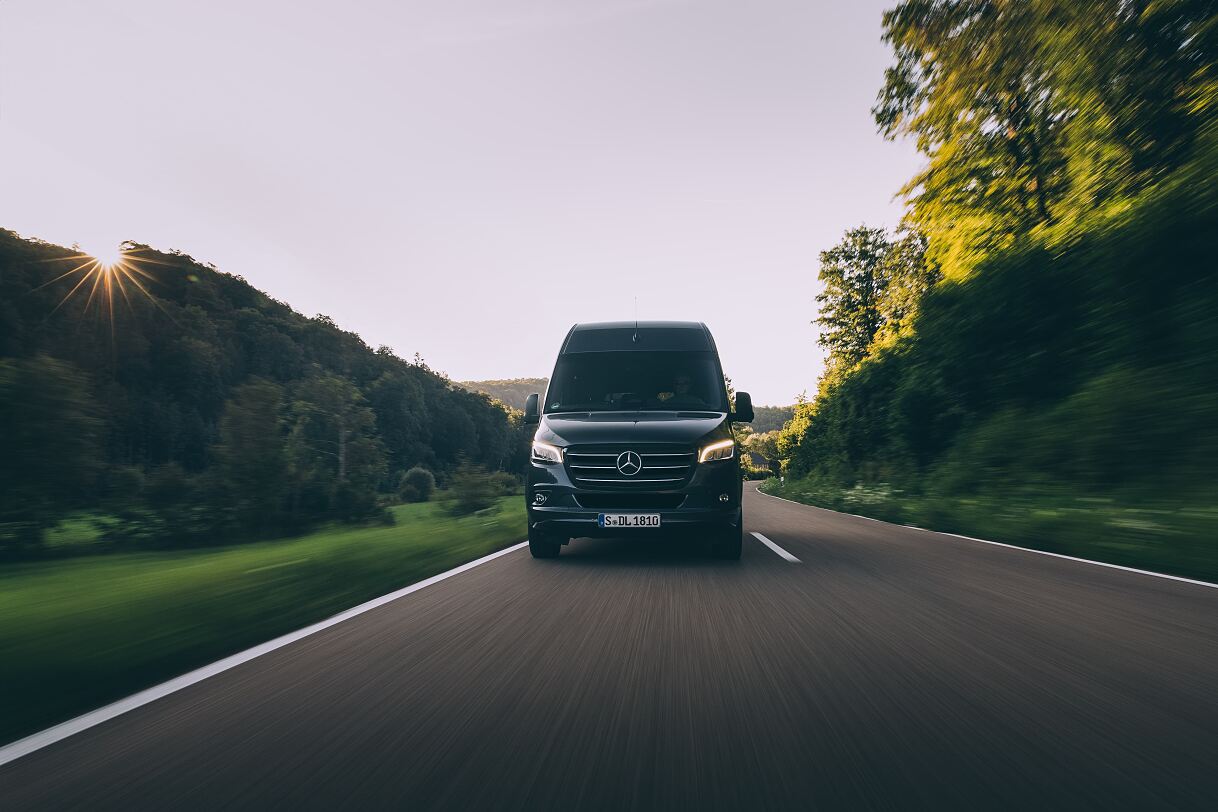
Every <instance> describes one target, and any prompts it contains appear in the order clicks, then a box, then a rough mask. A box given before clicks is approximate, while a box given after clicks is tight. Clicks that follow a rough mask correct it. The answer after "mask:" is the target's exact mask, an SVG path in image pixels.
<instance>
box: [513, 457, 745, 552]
mask: <svg viewBox="0 0 1218 812" xmlns="http://www.w3.org/2000/svg"><path fill="white" fill-rule="evenodd" d="M741 486H742V485H741V479H740V473H739V466H738V464H737V462H736V460H735V459H732V460H723V461H721V462H714V463H701V464H698V465H697V467H696V468H695V470H694V473H693V475H692V476H691V477H690V479H689V482H687V483H686V484H685V485H684V486H682V487H680V488H672V489H664V490H648V491H640V490H634V489H629V490H627V489H625V488H622V489H608V488H606V489H596V490H593V489H589V488H586V487H576V486H575V485H573V484H572V482H571V480H570V479H569V477H568V475H567V472H566V470H565V469H564V468H563V466H561V465H537V464H534V465H531V466H530V472H529V477H528V482H527V486H526V487H525V494H524V496H525V507H526V510H527V513H528V521H529V526H530V527H532V528H534V529H536V530H541V531H543V532H549V533H553V534H555V535H561V536H566V537H571V538H583V537H605V536H613V537H624V536H650V537H655V536H666V535H676V534H682V533H693V532H697V531H700V530H706V529H709V528H717V527H726V526H739V524H740V520H741V513H740V495H741ZM539 493H540V494H543V495H544V496H545V502H544V504H540V505H538V504H535V503H534V497H535V495H536V494H539ZM725 495H726V497H727V500H726V501H723V500H722V498H721V497H723V496H725ZM647 500H659V501H660V502H670V503H677V504H676V506H673V505H666V506H656V504H654V503H653V504H651V505H650V506H648V504H646V502H647ZM593 501H594V502H595V506H592V504H589V503H590V502H593ZM601 513H648V514H659V516H660V526H659V527H658V528H602V527H600V525H599V523H598V517H599V515H600V514H601Z"/></svg>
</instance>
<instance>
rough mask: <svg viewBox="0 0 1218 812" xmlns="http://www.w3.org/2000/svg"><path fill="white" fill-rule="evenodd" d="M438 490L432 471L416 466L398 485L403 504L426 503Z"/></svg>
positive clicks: (403, 475) (404, 475) (403, 476)
mask: <svg viewBox="0 0 1218 812" xmlns="http://www.w3.org/2000/svg"><path fill="white" fill-rule="evenodd" d="M435 489H436V478H435V475H434V474H432V472H431V471H428V470H427V469H426V468H422V467H420V466H418V465H416V466H415V467H414V468H411V469H410V470H409V471H407V472H406V473H404V474H402V479H401V481H400V482H399V483H398V496H399V497H401V499H402V501H403V502H426V501H428V500H430V499H431V495H432V493H433V492H434V491H435Z"/></svg>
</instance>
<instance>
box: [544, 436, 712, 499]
mask: <svg viewBox="0 0 1218 812" xmlns="http://www.w3.org/2000/svg"><path fill="white" fill-rule="evenodd" d="M628 452H633V453H634V454H636V455H638V462H639V465H640V467H639V470H638V472H637V473H623V471H622V469H621V468H620V467H619V465H618V462H619V460H626V459H627V458H626V457H624V456H623V455H626V454H627V453H628ZM694 458H695V455H694V452H693V451H692V450H691V449H689V448H687V447H681V446H674V445H658V444H646V443H642V444H636V445H630V446H608V445H596V446H593V445H586V446H571V447H570V448H568V449H567V451H566V454H565V456H564V463H565V464H566V466H567V473H569V474H570V475H571V481H572V482H574V483H575V484H576V485H578V486H580V487H586V488H614V489H617V488H623V489H624V488H629V489H630V490H644V489H645V490H670V489H675V488H680V487H681V486H682V485H684V484H685V483H686V482H687V481H689V476H690V474H691V473H692V472H693V467H694ZM631 459H633V458H631ZM629 470H630V469H629V467H627V471H629Z"/></svg>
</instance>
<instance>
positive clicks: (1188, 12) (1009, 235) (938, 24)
mask: <svg viewBox="0 0 1218 812" xmlns="http://www.w3.org/2000/svg"><path fill="white" fill-rule="evenodd" d="M1216 13H1218V8H1216V6H1215V4H1214V3H1213V2H1212V0H1169V1H1168V2H1156V3H1129V2H1125V0H1100V1H1099V2H1092V3H1073V4H1063V3H1059V2H1053V0H1031V1H1030V2H1020V3H1010V2H1002V0H945V1H944V2H928V0H903V2H900V3H898V4H897V6H896V8H894V9H892V10H891V11H888V12H886V13H885V15H884V30H885V40H886V41H887V42H888V43H889V44H890V45H891V46H892V48H893V52H894V56H895V62H894V64H893V66H892V67H891V68H889V69H888V71H887V73H886V76H885V83H884V87H883V89H882V90H881V92H880V95H879V99H878V101H877V103H876V106H875V108H874V113H875V117H876V122H877V123H878V125H879V127H880V129H881V131H882V132H884V133H885V134H886V135H888V136H890V137H895V136H899V135H910V136H913V137H914V138H916V141H917V145H918V148H919V150H921V151H922V152H923V153H924V154H925V155H926V157H927V159H928V163H927V166H926V169H925V170H924V171H923V172H921V173H920V174H919V175H918V176H917V177H915V178H914V179H913V180H912V181H910V183H909V184H908V186H907V187H906V190H905V191H906V193H907V195H908V196H909V198H910V201H911V203H912V209H911V212H910V216H911V219H912V222H913V224H914V225H915V226H916V227H917V228H918V229H919V230H920V231H921V232H922V233H924V234H926V235H927V236H928V237H929V239H930V247H931V253H932V257H933V259H934V260H935V261H936V262H938V263H940V264H942V266H943V269H944V272H945V275H946V276H947V278H949V279H960V278H963V277H965V276H967V274H968V273H970V272H971V271H972V269H973V268H975V267H976V265H977V263H978V262H980V261H982V260H983V259H984V258H985V257H987V256H990V255H992V254H994V253H995V252H998V251H1003V250H1007V249H1009V248H1012V247H1014V246H1016V245H1017V243H1018V242H1019V240H1020V239H1021V238H1022V237H1023V235H1026V234H1028V233H1029V232H1031V231H1033V230H1036V229H1049V228H1056V229H1057V230H1058V232H1059V233H1061V234H1068V233H1069V231H1070V230H1071V229H1072V228H1073V227H1074V226H1075V224H1076V223H1077V221H1078V219H1079V218H1085V217H1086V216H1087V214H1088V213H1089V212H1091V211H1092V210H1093V209H1095V208H1096V207H1097V206H1111V205H1113V204H1114V203H1117V202H1118V201H1123V200H1126V199H1128V197H1129V196H1131V195H1134V194H1137V193H1138V192H1139V191H1140V190H1141V189H1144V188H1146V187H1147V186H1148V185H1150V184H1153V183H1154V182H1156V181H1158V180H1160V179H1161V178H1163V177H1165V176H1166V174H1167V173H1169V172H1171V171H1172V170H1173V169H1175V168H1176V167H1178V166H1179V165H1180V164H1181V163H1182V162H1183V161H1184V160H1185V159H1186V158H1187V156H1188V153H1189V149H1190V148H1191V146H1192V145H1193V143H1194V141H1195V140H1196V138H1197V137H1198V135H1199V134H1200V133H1202V132H1204V131H1205V129H1207V127H1208V126H1210V125H1211V124H1212V122H1213V120H1214V113H1215V110H1216V107H1218V105H1215V104H1214V99H1215V98H1216V94H1215V71H1214V66H1215V63H1216V61H1218V33H1216V31H1215V26H1214V22H1213V21H1214V19H1215V16H1216Z"/></svg>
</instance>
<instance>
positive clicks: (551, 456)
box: [532, 440, 562, 464]
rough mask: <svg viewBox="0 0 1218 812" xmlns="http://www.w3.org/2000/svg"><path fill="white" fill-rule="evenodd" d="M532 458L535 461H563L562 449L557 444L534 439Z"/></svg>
mask: <svg viewBox="0 0 1218 812" xmlns="http://www.w3.org/2000/svg"><path fill="white" fill-rule="evenodd" d="M532 459H533V462H541V463H546V464H553V463H556V462H562V449H561V448H559V447H558V446H556V445H550V444H549V443H543V442H542V441H541V440H534V441H533V454H532Z"/></svg>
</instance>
